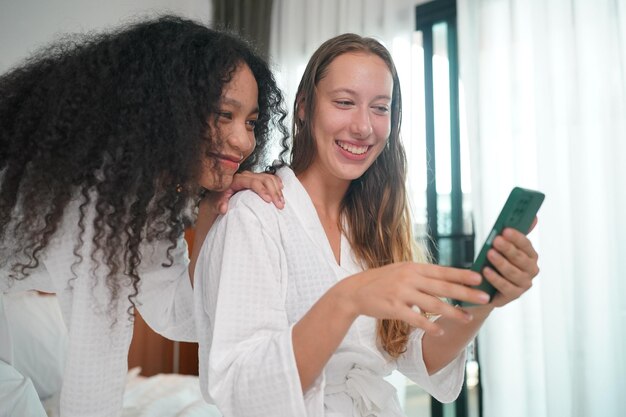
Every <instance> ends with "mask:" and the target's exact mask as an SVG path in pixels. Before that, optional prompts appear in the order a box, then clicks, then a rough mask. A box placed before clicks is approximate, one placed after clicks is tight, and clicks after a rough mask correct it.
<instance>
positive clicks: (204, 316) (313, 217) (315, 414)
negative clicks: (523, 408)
mask: <svg viewBox="0 0 626 417" xmlns="http://www.w3.org/2000/svg"><path fill="white" fill-rule="evenodd" d="M278 175H279V176H280V177H281V178H282V180H283V183H284V186H285V188H284V190H283V193H284V196H285V200H286V207H285V208H284V209H283V210H278V209H276V208H275V207H274V206H273V205H272V204H270V203H265V202H264V201H262V200H261V198H259V197H258V196H257V195H255V194H254V193H252V192H247V191H244V192H241V193H238V194H237V195H235V196H234V197H233V198H232V199H231V201H230V203H229V210H228V213H227V214H226V215H225V216H223V217H220V218H219V219H218V220H217V222H216V223H215V224H214V226H213V228H212V229H211V231H210V232H209V235H208V236H207V239H206V241H205V243H204V246H203V248H202V251H201V254H200V257H199V259H198V263H197V266H196V272H195V302H196V322H197V325H198V337H199V339H200V381H201V388H202V391H203V395H204V396H205V398H206V399H207V400H209V401H211V400H213V401H215V403H216V405H217V406H218V408H219V409H220V411H221V412H222V413H223V414H224V416H225V417H252V416H258V417H267V416H272V417H294V416H308V417H322V416H326V417H330V416H336V417H338V416H346V417H352V416H355V417H356V416H380V417H392V416H393V417H397V416H403V415H404V414H403V412H402V411H401V408H400V405H399V401H398V398H397V395H396V393H395V389H394V388H393V386H391V385H390V384H389V383H388V382H386V381H385V380H384V377H386V376H388V375H389V374H390V373H391V372H392V371H393V370H395V369H398V370H399V371H400V372H402V373H403V374H405V375H406V376H407V377H409V378H411V379H412V380H413V381H415V382H416V383H417V384H419V385H420V386H421V387H422V388H424V389H425V390H426V391H428V392H429V393H430V394H432V395H433V396H435V398H437V399H438V400H440V401H444V402H449V401H452V400H454V399H455V398H456V397H457V395H458V393H459V391H460V389H461V386H462V383H463V372H464V359H465V358H464V354H462V355H460V356H459V357H458V358H456V359H455V360H454V361H453V362H452V363H450V364H449V365H448V366H447V367H446V368H444V369H442V370H441V371H439V372H438V373H437V374H435V375H432V376H429V375H428V373H427V371H426V368H425V365H424V361H423V358H422V352H421V338H422V335H423V332H422V331H421V330H416V331H414V332H413V333H412V335H411V338H410V343H409V346H408V351H407V352H406V354H404V355H402V356H401V357H400V358H399V359H398V360H393V359H391V358H390V357H389V356H388V355H386V354H385V353H383V352H382V351H381V349H379V348H378V347H377V346H376V334H375V333H376V320H375V319H373V318H370V317H364V316H362V317H359V318H358V319H357V320H356V321H355V323H354V324H353V325H352V327H351V328H350V330H349V332H348V334H347V335H346V337H345V339H344V340H343V342H342V343H341V345H340V346H339V348H338V349H337V351H336V352H335V353H334V355H333V356H332V358H331V359H330V361H329V362H328V364H327V365H326V367H325V368H324V372H323V373H322V375H321V376H320V377H319V378H318V379H317V381H316V382H315V384H314V385H313V386H312V387H311V388H309V389H308V390H307V391H306V392H305V393H304V394H303V393H302V389H301V386H300V381H299V377H298V370H297V367H296V362H295V358H294V354H293V347H292V337H291V329H292V326H293V325H294V324H295V323H296V322H297V321H298V320H300V318H301V317H302V316H303V315H304V314H305V313H306V312H307V311H308V310H309V309H310V308H311V306H312V305H313V304H314V303H315V301H316V300H318V299H319V298H320V297H321V296H322V295H323V294H324V293H325V292H326V291H327V290H328V289H329V288H330V287H331V286H333V285H334V284H335V283H337V282H338V281H339V280H341V279H343V278H345V277H346V276H349V275H352V274H355V273H358V272H360V271H361V270H362V267H361V266H360V265H359V263H357V262H356V260H355V257H354V254H353V252H352V250H351V248H350V246H349V243H348V241H347V239H346V238H345V236H342V240H341V258H340V259H341V264H340V265H338V264H337V263H336V261H335V258H334V256H333V253H332V250H331V247H330V244H329V242H328V239H327V238H326V235H325V233H324V229H323V227H322V225H321V223H320V221H319V218H318V216H317V213H316V211H315V208H314V206H313V203H312V201H311V199H310V198H309V196H308V194H307V192H306V190H305V189H304V188H303V187H302V185H301V184H300V182H299V181H298V179H297V178H296V177H295V175H294V174H293V172H292V171H291V170H290V169H288V168H282V169H281V170H280V171H279V173H278Z"/></svg>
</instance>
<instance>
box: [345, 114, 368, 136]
mask: <svg viewBox="0 0 626 417" xmlns="http://www.w3.org/2000/svg"><path fill="white" fill-rule="evenodd" d="M350 131H351V133H352V135H353V136H354V137H356V138H359V139H365V138H367V137H369V135H371V134H372V122H371V120H370V114H369V109H368V108H359V109H356V111H355V112H354V115H353V118H352V123H351V125H350Z"/></svg>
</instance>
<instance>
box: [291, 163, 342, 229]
mask: <svg viewBox="0 0 626 417" xmlns="http://www.w3.org/2000/svg"><path fill="white" fill-rule="evenodd" d="M297 177H298V180H300V182H301V183H302V186H303V187H304V189H305V190H306V191H307V193H308V194H309V197H311V200H312V201H313V205H314V206H315V209H316V210H317V212H318V214H319V215H320V217H321V216H324V217H327V218H330V219H334V220H337V221H338V220H339V215H340V209H341V202H342V200H343V198H344V196H345V195H346V192H347V191H348V187H349V186H350V181H349V180H340V179H337V178H331V177H330V176H328V175H324V174H322V173H318V172H315V170H312V169H310V168H309V169H306V170H305V171H303V172H301V173H300V174H298V175H297Z"/></svg>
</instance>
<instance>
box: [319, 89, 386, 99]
mask: <svg viewBox="0 0 626 417" xmlns="http://www.w3.org/2000/svg"><path fill="white" fill-rule="evenodd" d="M330 92H331V93H348V94H351V95H353V96H356V95H358V94H357V92H356V91H354V90H352V89H351V88H343V87H342V88H337V89H335V90H331V91H330ZM381 98H383V99H386V100H391V97H389V96H388V95H387V94H379V95H377V96H376V97H374V100H378V99H381Z"/></svg>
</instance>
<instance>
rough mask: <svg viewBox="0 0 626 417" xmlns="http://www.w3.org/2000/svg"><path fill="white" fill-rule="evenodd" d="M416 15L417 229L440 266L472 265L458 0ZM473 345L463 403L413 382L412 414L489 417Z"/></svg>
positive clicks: (410, 134) (409, 390)
mask: <svg viewBox="0 0 626 417" xmlns="http://www.w3.org/2000/svg"><path fill="white" fill-rule="evenodd" d="M415 15H416V27H415V33H414V34H413V40H412V45H411V61H412V63H411V64H412V65H411V66H412V68H413V71H412V74H411V77H412V80H411V81H409V83H408V84H409V85H410V86H409V88H408V89H407V88H406V87H407V85H406V84H407V83H405V82H404V81H403V92H405V93H404V97H407V95H410V97H407V100H405V101H408V102H409V103H410V104H409V106H410V107H409V108H408V109H407V108H406V107H407V106H405V114H404V117H403V119H404V122H403V124H404V128H405V131H404V132H403V137H404V138H405V145H406V148H407V157H408V160H409V179H408V182H409V184H408V188H409V193H410V194H411V202H412V211H413V220H414V231H415V235H416V237H417V238H419V239H421V240H422V241H423V242H424V243H425V244H427V245H428V246H429V249H430V251H431V253H432V255H433V257H434V259H435V261H436V262H437V263H439V264H441V265H447V266H455V267H461V268H467V267H469V266H470V265H471V263H472V261H473V258H474V232H473V224H472V215H471V200H470V195H471V182H470V175H469V155H468V147H467V138H466V137H465V135H464V134H462V133H463V132H464V129H462V128H461V126H462V122H463V120H462V118H461V116H462V114H463V112H462V111H461V110H462V109H461V108H460V106H461V103H462V102H463V101H462V100H460V98H462V94H463V89H462V85H461V84H460V82H459V76H458V51H457V34H456V2H455V0H434V1H431V2H429V3H426V4H422V5H419V6H416V9H415ZM407 119H408V120H407ZM406 122H408V123H406ZM407 138H408V140H407ZM428 236H429V237H430V238H428ZM468 349H469V351H468V360H467V368H466V383H465V385H464V388H463V390H462V392H461V394H460V396H459V398H458V399H457V401H455V402H454V403H452V404H445V405H444V404H441V403H439V402H438V401H436V400H434V399H432V398H430V397H429V396H428V394H426V393H425V392H424V391H423V390H421V389H420V388H419V387H418V386H416V385H414V384H412V383H410V382H408V383H405V387H404V389H403V390H400V392H399V394H400V397H401V398H402V397H404V407H405V412H406V413H407V415H408V416H409V417H413V416H415V417H417V416H426V415H429V414H430V416H431V417H444V416H445V417H452V416H455V417H478V416H481V415H482V412H481V404H480V383H479V374H478V362H477V361H476V355H475V353H476V346H475V345H472V346H470V347H469V348H468ZM403 391H404V392H403Z"/></svg>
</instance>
